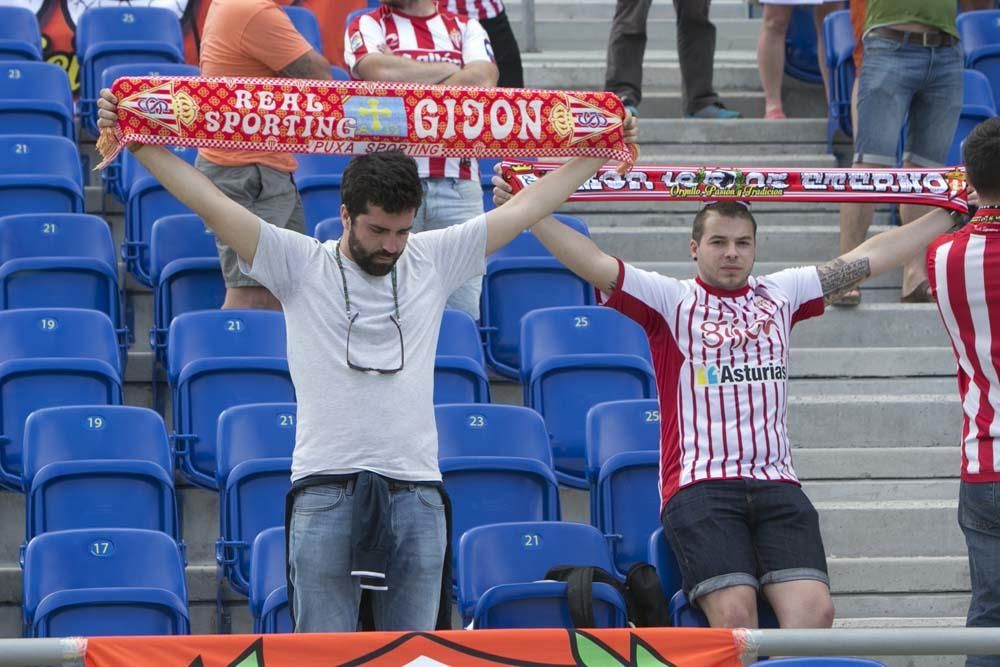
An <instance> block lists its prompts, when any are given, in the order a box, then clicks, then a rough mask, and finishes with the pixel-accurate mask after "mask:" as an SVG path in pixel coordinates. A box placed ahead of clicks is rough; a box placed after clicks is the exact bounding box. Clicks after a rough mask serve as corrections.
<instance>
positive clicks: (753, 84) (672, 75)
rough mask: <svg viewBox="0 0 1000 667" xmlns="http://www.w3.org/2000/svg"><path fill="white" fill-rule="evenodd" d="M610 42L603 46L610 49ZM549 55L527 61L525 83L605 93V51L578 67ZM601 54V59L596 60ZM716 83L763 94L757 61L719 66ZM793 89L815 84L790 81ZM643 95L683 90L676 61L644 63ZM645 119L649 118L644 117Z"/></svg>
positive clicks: (585, 56)
mask: <svg viewBox="0 0 1000 667" xmlns="http://www.w3.org/2000/svg"><path fill="white" fill-rule="evenodd" d="M606 44H607V42H606V41H605V43H604V44H602V45H601V46H602V47H603V46H606ZM550 54H552V51H546V52H544V53H543V54H540V55H541V56H543V57H542V58H524V59H522V66H523V68H524V82H525V84H527V85H528V86H530V87H532V88H543V89H554V90H604V85H605V76H606V63H605V60H604V52H603V50H601V51H598V50H596V49H595V51H593V52H590V53H581V54H579V56H577V55H576V53H574V54H573V55H574V57H576V65H577V66H576V67H573V66H572V62H571V61H570V60H569V59H568V58H565V59H564V58H550V57H548V56H549V55H550ZM597 54H599V55H600V56H601V57H600V58H599V59H598V58H595V57H594V56H595V55H597ZM712 81H713V83H714V85H715V87H716V88H717V89H718V90H722V91H725V92H726V93H729V92H731V91H736V90H745V91H757V92H759V91H761V90H762V88H761V84H760V76H759V74H758V70H757V64H756V62H755V61H754V60H747V61H742V62H723V63H716V67H715V70H714V72H713V77H712ZM786 81H788V85H789V86H791V87H792V88H793V89H798V88H802V87H805V86H810V88H809V90H810V92H811V84H807V83H801V82H796V83H793V82H792V81H791V80H788V79H787V78H786ZM642 87H643V94H644V95H645V94H646V93H647V92H652V91H656V90H680V88H681V73H680V65H679V63H678V62H677V60H676V59H672V60H671V59H662V60H661V59H649V58H647V59H646V60H645V62H644V63H643V72H642ZM644 117H645V115H644Z"/></svg>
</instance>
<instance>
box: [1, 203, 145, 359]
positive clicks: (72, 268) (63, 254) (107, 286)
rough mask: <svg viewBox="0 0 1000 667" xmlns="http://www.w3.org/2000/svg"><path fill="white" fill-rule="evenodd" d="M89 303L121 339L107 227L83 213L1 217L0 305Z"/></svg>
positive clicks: (85, 305) (79, 305)
mask: <svg viewBox="0 0 1000 667" xmlns="http://www.w3.org/2000/svg"><path fill="white" fill-rule="evenodd" d="M15 308H91V309H94V310H99V311H101V312H102V313H104V314H105V315H107V316H108V317H109V318H111V321H112V322H113V323H114V324H115V326H116V327H117V328H118V329H119V335H120V336H121V340H122V342H124V341H125V333H126V331H125V327H124V323H123V322H122V308H121V292H120V290H119V288H118V264H117V258H116V257H115V248H114V242H113V241H112V240H111V229H110V227H109V226H108V223H106V222H105V221H104V220H102V219H101V218H98V217H97V216H94V215H86V214H83V213H54V214H48V213H28V214H25V215H11V216H7V217H3V218H0V310H11V309H15Z"/></svg>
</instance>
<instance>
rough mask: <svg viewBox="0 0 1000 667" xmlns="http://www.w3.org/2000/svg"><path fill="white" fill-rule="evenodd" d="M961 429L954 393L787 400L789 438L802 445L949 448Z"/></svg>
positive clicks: (959, 412)
mask: <svg viewBox="0 0 1000 667" xmlns="http://www.w3.org/2000/svg"><path fill="white" fill-rule="evenodd" d="M961 426H962V410H961V406H960V404H959V401H958V395H957V393H951V394H896V395H889V394H882V395H873V396H854V395H840V396H838V395H832V394H828V395H823V396H795V395H792V396H789V398H788V434H789V437H790V438H791V441H792V442H793V443H795V444H797V445H800V446H802V447H869V446H876V447H885V446H923V447H931V446H937V445H947V446H951V445H956V444H957V443H958V441H959V436H960V433H961ZM950 472H951V471H948V473H950Z"/></svg>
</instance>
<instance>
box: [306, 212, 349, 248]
mask: <svg viewBox="0 0 1000 667" xmlns="http://www.w3.org/2000/svg"><path fill="white" fill-rule="evenodd" d="M343 235H344V223H343V222H341V220H340V216H336V217H333V218H327V219H326V220H321V221H320V222H319V223H318V224H317V225H316V228H315V229H314V230H313V236H314V237H316V238H317V239H319V242H320V243H326V242H327V241H336V240H337V239H339V238H340V237H342V236H343Z"/></svg>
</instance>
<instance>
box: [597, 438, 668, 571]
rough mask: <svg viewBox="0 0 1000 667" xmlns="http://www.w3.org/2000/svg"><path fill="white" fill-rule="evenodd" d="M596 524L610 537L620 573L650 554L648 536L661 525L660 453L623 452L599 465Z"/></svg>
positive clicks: (615, 561)
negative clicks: (611, 536)
mask: <svg viewBox="0 0 1000 667" xmlns="http://www.w3.org/2000/svg"><path fill="white" fill-rule="evenodd" d="M596 494H597V499H596V506H597V516H596V518H597V521H596V522H595V525H596V526H597V528H599V529H600V530H601V532H603V533H604V534H605V535H615V536H616V537H615V538H614V539H612V540H611V557H612V559H614V563H615V571H616V572H617V573H618V574H619V575H620V576H622V577H624V576H625V574H626V573H627V572H628V571H629V568H631V567H632V566H633V565H635V564H636V563H642V562H645V561H646V557H647V556H648V555H649V536H650V535H652V534H653V532H654V531H655V530H656V529H657V528H659V527H660V453H659V452H658V451H644V452H624V453H621V454H615V455H614V456H612V457H611V458H610V459H609V460H608V461H607V462H606V463H605V464H604V465H603V466H602V467H601V474H600V477H599V478H598V480H597V485H596Z"/></svg>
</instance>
